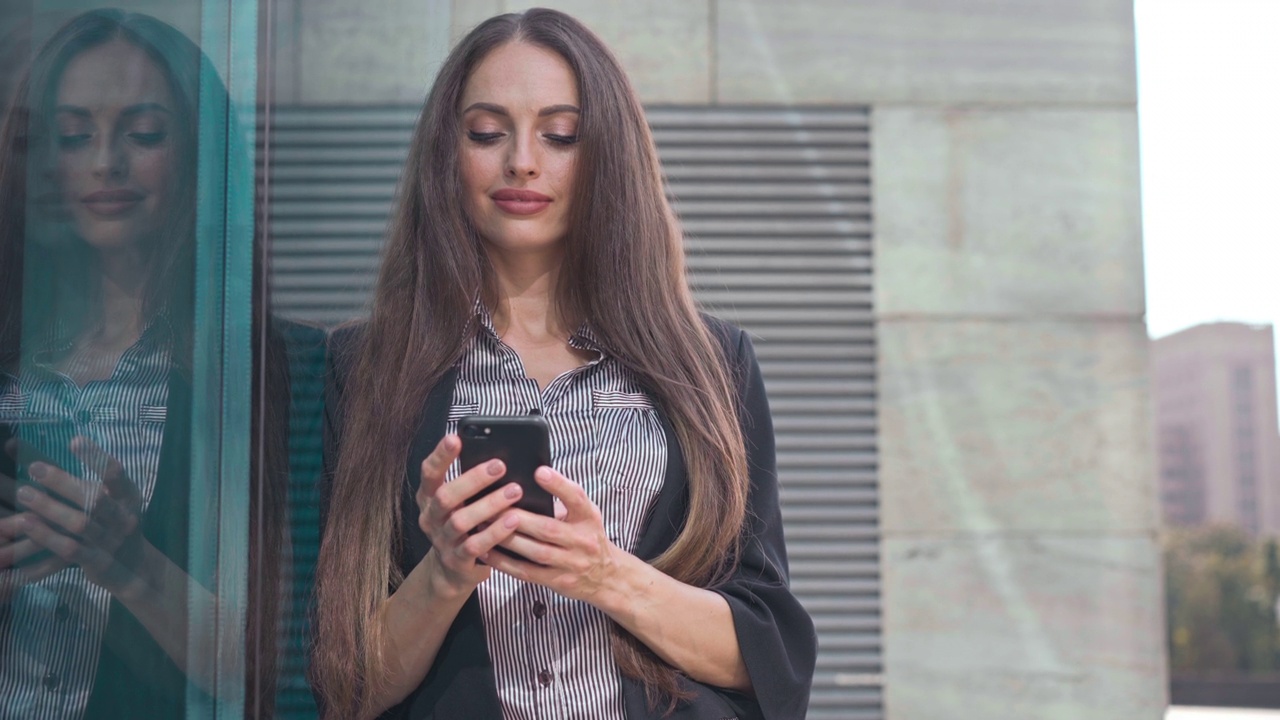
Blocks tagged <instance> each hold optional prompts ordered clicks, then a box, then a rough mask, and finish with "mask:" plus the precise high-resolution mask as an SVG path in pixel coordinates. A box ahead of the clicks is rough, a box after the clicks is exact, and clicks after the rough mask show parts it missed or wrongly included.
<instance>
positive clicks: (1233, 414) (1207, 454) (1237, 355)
mask: <svg viewBox="0 0 1280 720" xmlns="http://www.w3.org/2000/svg"><path fill="white" fill-rule="evenodd" d="M1274 347H1275V346H1274V332H1273V330H1272V328H1271V327H1270V326H1251V325H1245V324H1241V323H1212V324H1209V325H1200V326H1197V327H1194V328H1190V329H1188V330H1184V331H1182V332H1178V333H1174V334H1173V335H1169V336H1166V337H1163V338H1160V339H1158V340H1155V341H1153V342H1152V344H1151V364H1152V380H1153V386H1152V396H1153V401H1154V406H1155V418H1156V432H1157V435H1158V441H1159V445H1160V449H1161V452H1160V454H1159V464H1160V478H1161V482H1162V488H1161V496H1162V498H1164V502H1165V517H1166V518H1167V520H1168V521H1169V522H1170V523H1171V524H1178V525H1192V524H1199V523H1203V522H1214V523H1227V524H1231V525H1237V526H1240V527H1243V528H1245V529H1247V530H1249V531H1251V532H1253V533H1256V534H1260V535H1267V536H1277V535H1280V435H1278V434H1277V430H1276V401H1275V398H1276V377H1275V350H1274ZM1243 378H1247V379H1248V380H1247V382H1244V383H1242V382H1241V380H1242V379H1243ZM1188 477H1190V478H1193V479H1194V483H1193V484H1194V486H1195V487H1194V488H1193V490H1192V491H1191V492H1186V491H1185V488H1184V487H1183V485H1184V483H1185V480H1184V479H1185V478H1188ZM1247 478H1252V482H1249V481H1248V480H1247ZM1184 498H1185V501H1184ZM1185 502H1190V503H1193V505H1192V506H1190V507H1183V505H1184V504H1185Z"/></svg>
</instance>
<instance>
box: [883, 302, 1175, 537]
mask: <svg viewBox="0 0 1280 720" xmlns="http://www.w3.org/2000/svg"><path fill="white" fill-rule="evenodd" d="M877 342H878V348H879V368H878V370H879V376H880V380H879V387H880V398H879V410H878V413H879V417H878V421H879V444H880V446H879V449H880V506H881V517H880V520H881V526H882V528H883V531H884V533H885V534H886V535H887V536H889V535H895V534H902V533H945V532H960V533H992V532H1081V533H1108V532H1150V531H1154V530H1155V528H1156V527H1157V523H1158V514H1157V496H1156V490H1155V467H1154V465H1155V461H1154V454H1153V453H1154V450H1153V448H1152V432H1151V425H1150V419H1149V413H1150V410H1149V400H1148V369H1147V368H1148V365H1147V340H1146V333H1145V330H1144V327H1143V324H1142V322H1141V321H1140V320H1135V321H1134V322H1127V323H1126V322H987V321H955V320H937V321H929V320H912V321H892V322H891V321H882V322H881V323H879V326H878V331H877Z"/></svg>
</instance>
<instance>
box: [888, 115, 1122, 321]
mask: <svg viewBox="0 0 1280 720" xmlns="http://www.w3.org/2000/svg"><path fill="white" fill-rule="evenodd" d="M872 153H873V156H872V173H873V174H872V189H873V196H874V216H875V220H874V222H875V252H876V308H877V311H879V312H881V313H885V314H890V315H892V314H896V313H930V314H935V313H938V314H973V313H976V314H984V315H988V314H990V315H1009V316H1026V315H1041V314H1046V313H1047V314H1063V313H1067V314H1075V313H1090V314H1092V313H1104V314H1122V315H1130V316H1135V317H1136V316H1138V315H1140V314H1141V313H1142V312H1143V306H1144V297H1143V279H1142V278H1143V275H1142V272H1143V265H1142V227H1141V200H1140V196H1139V187H1138V185H1139V183H1138V180H1139V163H1138V121H1137V115H1136V112H1135V111H1134V110H1132V109H1123V108H1116V109H1107V108H1091V109H1077V110H1065V109H1052V108H1042V109H990V108H985V109H934V108H922V107H878V108H876V110H875V112H874V115H873V134H872Z"/></svg>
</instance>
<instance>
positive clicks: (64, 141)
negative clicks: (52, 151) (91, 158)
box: [58, 133, 93, 150]
mask: <svg viewBox="0 0 1280 720" xmlns="http://www.w3.org/2000/svg"><path fill="white" fill-rule="evenodd" d="M91 137H93V136H92V135H90V134H89V133H59V135H58V147H60V148H62V149H63V150H74V149H75V148H78V147H84V145H85V144H86V143H88V142H89V138H91Z"/></svg>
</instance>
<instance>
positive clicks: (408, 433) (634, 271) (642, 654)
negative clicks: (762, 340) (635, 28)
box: [313, 9, 748, 717]
mask: <svg viewBox="0 0 1280 720" xmlns="http://www.w3.org/2000/svg"><path fill="white" fill-rule="evenodd" d="M513 41H522V42H526V43H531V44H534V45H538V46H541V47H544V48H547V49H549V50H551V51H553V52H555V53H557V54H559V55H560V56H561V57H563V58H564V60H565V61H566V62H567V63H568V64H569V66H570V67H571V68H572V69H573V71H574V74H575V75H576V77H577V82H578V95H579V98H580V102H581V105H582V107H581V117H580V121H579V125H578V137H579V143H580V145H579V155H578V172H577V181H576V182H577V186H576V188H575V194H574V197H575V198H577V199H578V201H576V202H574V203H573V209H572V211H571V212H572V215H573V216H572V218H571V221H570V228H571V230H570V232H569V235H568V237H567V238H566V252H565V260H564V262H565V264H566V266H565V268H564V271H563V272H562V273H561V274H560V276H561V277H563V278H572V280H570V281H567V282H565V283H562V285H561V287H559V288H558V289H557V293H558V296H557V297H556V302H557V303H558V306H559V308H560V311H561V315H562V317H566V318H572V319H574V320H575V321H576V320H582V321H585V322H586V323H587V324H588V325H589V326H590V327H591V329H592V330H593V331H594V333H595V334H596V335H597V337H598V338H599V340H600V342H601V344H602V345H603V346H604V347H605V348H607V349H608V351H609V353H610V354H611V356H613V357H615V358H616V359H617V360H618V361H619V362H622V363H623V364H624V365H625V366H626V367H628V368H629V369H630V370H631V371H632V372H634V373H635V375H636V376H637V377H638V378H639V380H640V381H641V383H642V384H643V385H644V386H645V387H646V388H647V389H648V391H649V392H651V393H652V394H653V395H654V396H655V399H656V400H657V402H658V404H659V407H660V408H661V409H662V411H663V412H664V413H665V414H666V416H667V417H668V419H669V420H670V422H671V425H672V427H673V428H674V430H675V434H676V436H677V438H678V441H679V445H680V449H681V451H682V452H683V456H684V458H685V462H686V466H687V468H688V480H689V498H688V499H689V512H688V517H687V518H686V520H685V523H684V527H683V528H682V529H681V530H680V533H679V535H678V537H677V538H676V540H675V542H674V543H673V544H672V545H671V547H670V548H668V549H667V550H666V551H665V552H663V553H662V554H661V555H660V556H659V557H657V558H655V559H654V560H653V561H652V564H653V566H654V567H656V568H658V569H660V570H662V571H663V572H665V573H667V574H668V575H670V576H671V577H673V578H676V579H677V580H681V581H683V582H686V583H689V584H692V585H696V586H699V587H713V586H715V585H717V584H719V583H721V582H723V581H724V580H725V578H726V577H727V575H728V573H730V572H731V571H732V569H733V567H732V566H733V562H734V558H736V555H737V549H738V542H739V536H740V533H741V529H742V526H743V519H744V516H745V512H746V494H747V482H748V481H747V469H746V456H745V448H744V445H743V438H742V433H741V430H740V428H739V425H738V416H737V407H736V400H735V398H736V394H735V393H734V392H733V390H732V386H731V382H730V379H729V378H730V375H729V371H728V370H727V368H726V359H725V358H724V356H723V352H722V351H721V350H720V346H719V344H718V342H717V341H716V340H715V338H714V337H712V335H711V334H710V332H709V331H708V329H707V327H706V325H705V324H704V322H703V320H702V318H701V317H700V316H699V314H698V310H697V306H696V304H695V302H694V300H693V296H692V293H691V292H690V290H689V286H688V281H687V278H686V275H685V266H684V252H683V243H682V235H681V231H680V228H679V225H678V224H677V222H676V220H675V215H674V213H673V212H672V210H671V208H670V206H669V204H668V203H667V200H666V196H665V195H664V192H663V183H662V174H661V168H660V166H659V162H658V155H657V151H656V149H655V148H654V144H653V138H652V136H651V134H650V132H649V127H648V124H647V123H646V121H645V117H644V112H643V110H642V108H641V105H640V102H639V100H638V98H637V97H636V94H635V92H634V90H633V89H632V88H631V85H630V83H629V82H628V80H627V78H626V75H625V74H624V73H623V71H622V68H621V66H620V65H619V64H618V62H617V60H616V59H615V58H614V57H613V55H612V54H611V53H610V52H609V50H608V49H607V48H606V47H605V46H604V44H603V43H602V42H601V41H600V39H599V38H597V37H596V36H595V35H594V34H593V33H592V32H591V31H590V30H588V29H587V28H586V27H585V26H583V25H582V24H581V23H579V22H578V21H576V20H574V19H573V18H571V17H569V16H567V15H565V14H563V13H560V12H556V11H553V10H545V9H533V10H529V11H527V12H525V13H523V14H509V15H501V16H498V17H495V18H491V19H490V20H487V21H486V22H484V23H482V24H480V25H479V26H477V27H476V28H475V29H474V30H472V31H471V33H470V34H468V35H467V36H466V37H465V38H463V40H462V41H461V42H460V43H459V44H458V45H457V47H455V48H454V49H453V51H452V52H451V53H450V54H449V57H448V58H447V59H446V61H445V63H444V65H443V67H442V68H441V69H440V72H439V75H438V76H437V78H436V81H435V84H434V86H433V87H432V90H431V93H430V95H429V96H428V97H427V101H426V104H425V105H424V108H423V111H422V114H421V117H420V118H419V120H418V124H417V127H416V128H415V131H414V135H413V140H412V144H411V147H410V151H409V157H408V160H407V163H406V166H405V169H404V175H403V178H402V181H401V188H400V197H399V202H398V204H397V209H396V211H395V213H394V215H393V217H392V222H391V225H390V229H389V234H388V238H387V244H386V249H385V251H384V256H383V260H382V269H381V272H380V274H379V277H378V282H377V286H376V288H375V291H374V299H373V308H372V313H371V317H370V319H369V321H368V327H367V329H366V332H365V334H364V337H365V338H366V341H365V342H364V344H363V347H362V348H361V349H360V350H359V355H358V357H357V359H356V361H355V364H354V367H353V370H352V372H351V376H350V377H349V378H348V380H347V383H346V391H345V397H344V411H345V418H346V425H345V427H344V431H343V437H342V440H341V446H340V448H339V450H340V455H339V459H338V464H337V472H336V475H335V478H334V485H333V489H332V494H331V497H330V506H329V507H330V510H329V515H328V523H327V528H326V531H325V535H324V539H323V541H322V543H321V547H320V558H319V567H318V579H317V594H318V598H317V600H318V602H317V616H316V621H317V625H318V627H317V631H318V632H317V643H316V648H315V655H314V657H313V677H314V680H315V685H316V687H317V689H318V691H319V693H320V695H321V698H322V704H323V706H324V707H325V708H326V710H327V712H328V713H330V714H331V715H332V716H335V717H355V716H357V715H358V714H361V711H362V710H366V709H367V708H365V707H364V703H365V700H366V698H367V697H368V696H369V694H370V689H371V688H372V687H375V686H376V685H377V684H378V683H379V679H380V678H381V677H383V676H384V673H385V668H386V659H385V658H383V657H381V656H380V648H381V647H382V638H381V637H379V629H378V623H377V620H376V615H375V613H376V609H377V607H378V606H379V605H380V604H381V603H382V602H383V601H384V600H385V599H386V598H387V596H388V592H389V590H390V589H394V588H396V587H398V585H399V583H400V582H401V580H402V579H403V577H402V575H401V572H400V569H399V564H398V560H399V556H400V550H401V547H402V543H403V541H404V538H403V537H401V529H400V527H399V518H400V516H401V515H400V498H401V487H402V484H403V483H404V482H405V481H406V478H405V474H404V473H405V462H404V458H405V455H406V453H407V452H408V449H409V446H410V443H411V441H412V435H413V433H414V431H415V429H416V428H417V426H418V421H419V419H420V415H421V411H422V405H423V402H424V400H425V398H426V396H427V394H428V392H429V391H430V389H431V387H432V386H433V385H434V384H435V383H436V382H437V381H438V380H439V379H440V378H441V376H442V375H443V374H444V373H445V372H446V371H448V370H449V368H451V367H452V366H453V365H454V364H455V363H456V362H457V361H458V359H459V357H460V356H461V354H462V352H463V349H464V346H465V343H466V340H467V338H468V337H470V335H471V333H473V332H474V329H475V328H474V325H473V323H474V313H473V305H472V303H473V299H474V297H475V294H476V292H477V290H478V289H485V290H486V291H488V290H491V289H492V287H493V278H492V276H491V273H492V270H491V269H490V267H489V265H488V262H487V260H486V256H485V253H484V250H483V247H482V245H481V240H480V238H479V237H478V235H477V233H476V231H475V229H474V227H473V226H472V224H471V222H470V220H469V219H468V217H467V215H466V213H465V212H464V209H463V205H462V197H463V195H462V190H461V179H460V177H461V176H460V173H459V155H458V153H459V139H460V137H461V133H462V128H461V124H460V117H459V110H460V108H459V102H460V99H461V96H462V93H463V90H464V88H465V85H466V82H467V79H468V77H469V75H470V73H471V72H472V70H473V69H474V68H475V67H476V66H477V65H478V64H479V63H480V62H481V61H482V60H483V59H484V58H485V57H486V56H487V55H488V54H489V53H490V52H492V51H493V50H494V49H495V48H497V47H499V46H501V45H503V44H505V43H508V42H513ZM599 188H608V192H604V193H599V192H596V191H597V190H598V189H599ZM413 481H414V482H416V479H413ZM614 630H615V633H614V646H613V647H614V656H615V658H616V659H617V662H618V665H619V667H620V668H621V670H622V672H623V673H624V674H626V675H627V676H629V677H632V678H636V679H638V680H640V681H642V682H643V683H644V685H645V687H646V689H647V690H648V695H649V700H650V703H651V704H653V705H655V706H657V705H659V704H666V705H667V707H668V709H670V708H674V707H675V704H676V702H677V701H678V700H679V699H687V698H688V697H690V694H689V693H688V691H686V690H683V689H682V688H681V686H680V683H679V678H678V673H677V672H676V670H675V669H674V668H672V667H671V666H670V665H668V664H666V663H665V662H663V661H662V660H661V659H659V658H658V656H657V655H656V654H654V653H653V652H652V651H651V650H649V649H648V648H647V647H645V646H644V645H643V644H641V643H640V642H639V641H638V640H636V639H635V638H634V637H632V636H631V635H630V634H628V633H626V632H625V631H623V630H622V629H621V628H619V627H618V626H617V625H614ZM353 659H354V661H355V662H354V665H355V667H354V672H353V667H352V661H353Z"/></svg>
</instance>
